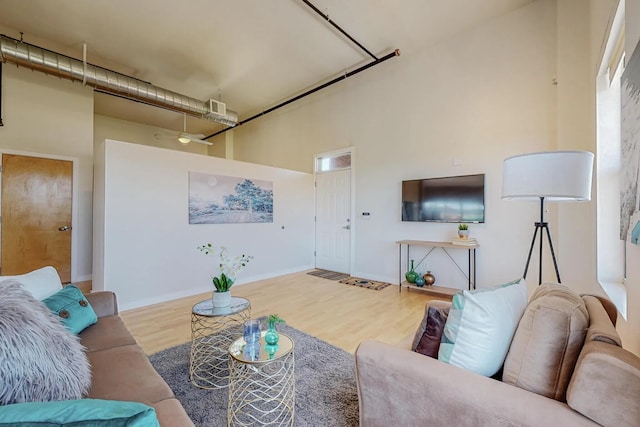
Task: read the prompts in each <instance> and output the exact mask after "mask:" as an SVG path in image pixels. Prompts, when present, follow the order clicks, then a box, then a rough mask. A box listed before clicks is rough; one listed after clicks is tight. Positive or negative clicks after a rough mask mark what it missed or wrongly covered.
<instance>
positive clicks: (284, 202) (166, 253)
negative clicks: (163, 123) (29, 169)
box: [94, 140, 314, 310]
mask: <svg viewBox="0 0 640 427" xmlns="http://www.w3.org/2000/svg"><path fill="white" fill-rule="evenodd" d="M103 156H104V159H102V158H101V157H103ZM96 165H100V166H99V167H97V168H96V186H95V196H96V200H100V199H102V198H104V207H103V212H102V213H101V212H96V223H95V228H96V231H95V246H96V249H95V253H96V257H95V260H94V289H106V290H112V291H115V292H116V293H117V294H118V300H119V303H120V306H121V308H122V309H123V310H124V309H129V308H134V307H138V306H143V305H148V304H152V303H156V302H161V301H166V300H169V299H173V298H178V297H182V296H187V295H193V294H196V293H200V292H206V291H211V290H212V285H211V278H210V276H211V275H212V274H217V271H216V269H215V268H214V258H212V257H210V256H209V257H207V256H205V255H204V254H202V253H201V252H199V251H198V250H196V247H197V246H199V245H201V244H204V243H212V244H214V245H224V246H227V247H228V248H229V250H230V253H231V254H240V253H245V254H248V255H253V256H254V257H255V259H254V260H252V261H251V262H250V263H249V265H248V266H247V268H246V269H245V270H243V272H242V273H241V274H240V275H239V276H238V281H237V284H242V283H247V282H251V281H255V280H259V279H264V278H269V277H274V276H278V275H282V274H286V273H290V272H293V271H300V270H304V269H309V268H312V267H313V205H314V201H313V200H314V199H313V177H312V175H310V174H307V173H302V172H297V171H291V170H285V169H277V168H272V167H268V166H261V165H255V164H248V163H243V162H238V161H232V160H225V159H220V158H214V157H207V156H201V155H196V154H191V153H179V152H175V151H170V150H165V149H161V148H154V147H147V146H143V145H138V144H130V143H126V142H118V141H109V140H108V141H106V142H104V143H103V144H100V147H97V148H96ZM189 171H196V172H205V173H212V174H221V175H229V176H238V177H246V178H253V179H259V180H270V181H273V183H274V184H273V186H274V222H273V223H266V224H209V225H189V220H188V209H187V206H188V173H189ZM95 206H96V209H98V207H99V203H98V202H96V205H95ZM102 215H104V216H102ZM98 254H103V257H98V256H97V255H98ZM102 263H103V265H100V264H102Z"/></svg>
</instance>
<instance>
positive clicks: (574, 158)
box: [502, 151, 593, 284]
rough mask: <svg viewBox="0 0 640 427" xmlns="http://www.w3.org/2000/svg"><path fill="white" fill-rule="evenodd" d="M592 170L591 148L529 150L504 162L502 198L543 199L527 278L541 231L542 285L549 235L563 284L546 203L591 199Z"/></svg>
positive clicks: (556, 266)
mask: <svg viewBox="0 0 640 427" xmlns="http://www.w3.org/2000/svg"><path fill="white" fill-rule="evenodd" d="M592 171H593V153H589V152H587V151H546V152H541V153H529V154H522V155H519V156H513V157H509V158H508V159H506V160H505V161H504V170H503V177H502V198H503V199H506V200H512V199H513V200H516V199H517V200H525V201H527V200H528V201H539V202H540V222H536V223H534V225H535V229H534V232H533V238H532V239H531V246H530V247H529V256H528V257H527V264H526V266H525V268H524V276H523V277H525V278H526V277H527V271H528V270H529V262H530V261H531V254H532V253H533V247H534V246H535V242H536V237H537V236H538V232H539V233H540V254H539V258H538V260H539V261H538V262H539V266H538V284H541V283H542V241H543V240H544V235H545V234H546V236H547V240H548V241H549V248H550V249H551V257H552V258H553V266H554V267H555V270H556V278H557V279H558V283H561V281H560V270H559V269H558V262H557V260H556V254H555V252H554V250H553V242H552V240H551V233H550V232H549V225H548V223H547V222H545V221H544V202H585V201H589V200H591V177H592Z"/></svg>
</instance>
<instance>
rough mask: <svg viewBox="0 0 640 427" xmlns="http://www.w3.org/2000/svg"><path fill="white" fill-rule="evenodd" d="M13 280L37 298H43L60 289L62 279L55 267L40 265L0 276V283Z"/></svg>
mask: <svg viewBox="0 0 640 427" xmlns="http://www.w3.org/2000/svg"><path fill="white" fill-rule="evenodd" d="M6 280H15V281H16V282H18V283H20V284H21V285H22V286H23V287H24V289H26V290H27V291H29V293H30V294H31V295H33V297H34V298H35V299H37V300H41V301H42V300H43V299H45V298H47V297H50V296H51V295H53V294H55V293H56V292H58V291H59V290H60V289H62V281H61V280H60V276H59V275H58V272H57V271H56V269H55V268H53V267H51V266H47V267H42V268H39V269H37V270H33V271H31V272H29V273H25V274H20V275H17V276H0V283H1V282H4V281H6Z"/></svg>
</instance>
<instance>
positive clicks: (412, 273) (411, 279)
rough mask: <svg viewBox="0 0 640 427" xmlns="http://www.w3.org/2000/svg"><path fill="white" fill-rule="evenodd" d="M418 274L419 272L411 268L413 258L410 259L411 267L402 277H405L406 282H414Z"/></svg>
mask: <svg viewBox="0 0 640 427" xmlns="http://www.w3.org/2000/svg"><path fill="white" fill-rule="evenodd" d="M418 276H419V274H418V273H416V271H415V270H414V269H413V260H411V269H410V270H409V271H407V273H406V274H405V275H404V277H405V278H406V279H407V282H409V283H416V279H417V278H418Z"/></svg>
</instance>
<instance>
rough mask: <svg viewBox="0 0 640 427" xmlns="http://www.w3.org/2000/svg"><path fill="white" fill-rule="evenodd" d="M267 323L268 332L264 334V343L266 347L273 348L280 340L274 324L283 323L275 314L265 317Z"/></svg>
mask: <svg viewBox="0 0 640 427" xmlns="http://www.w3.org/2000/svg"><path fill="white" fill-rule="evenodd" d="M267 322H268V323H269V330H268V331H267V332H266V333H265V334H264V341H265V342H266V343H267V345H271V346H275V345H277V344H278V340H279V339H280V335H278V331H277V330H276V323H284V319H282V318H281V317H280V316H278V315H277V314H271V315H269V317H267ZM276 350H277V348H276ZM265 351H266V348H265Z"/></svg>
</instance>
